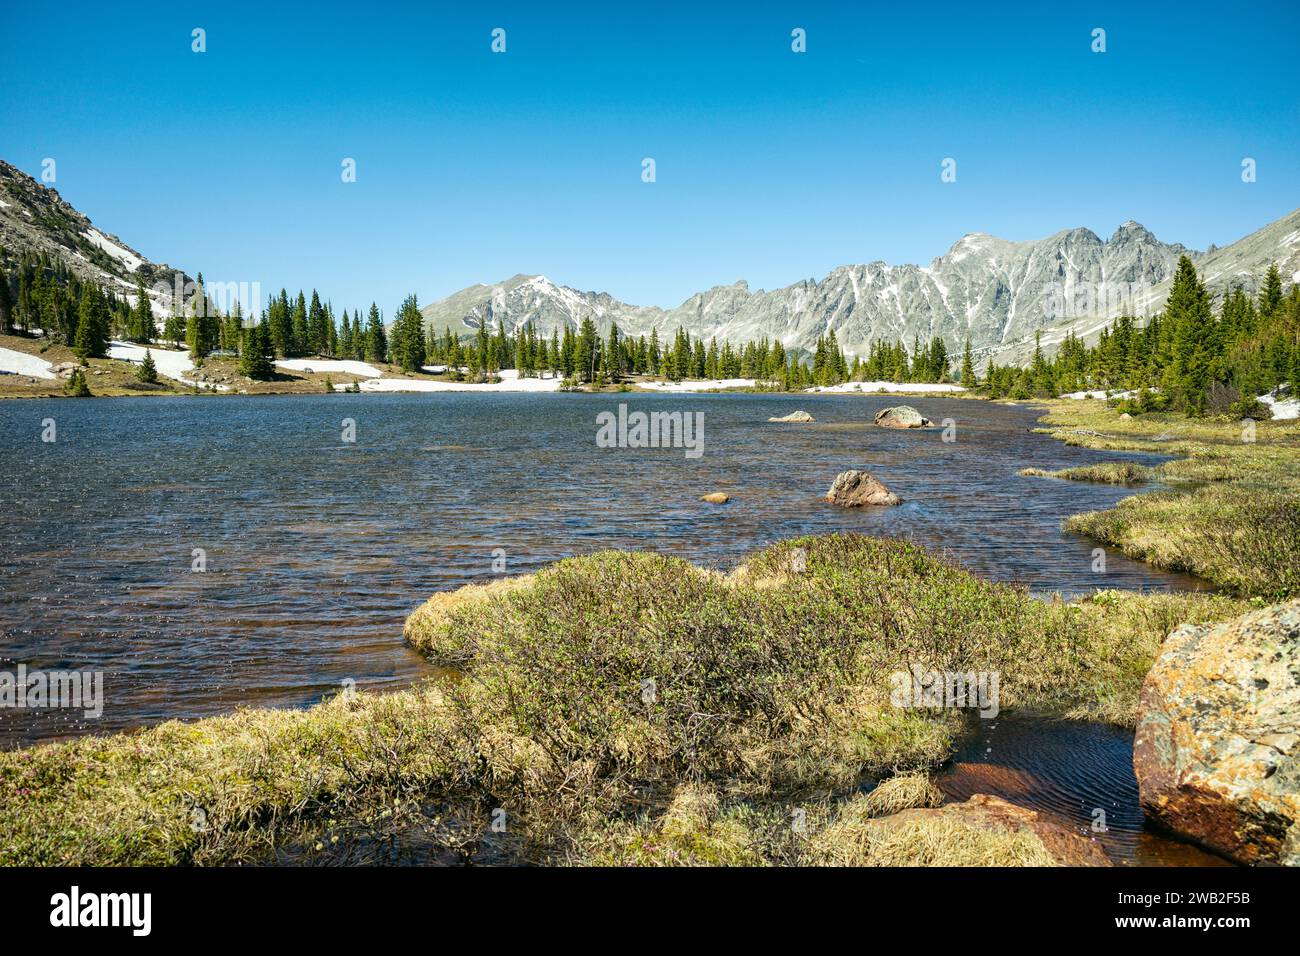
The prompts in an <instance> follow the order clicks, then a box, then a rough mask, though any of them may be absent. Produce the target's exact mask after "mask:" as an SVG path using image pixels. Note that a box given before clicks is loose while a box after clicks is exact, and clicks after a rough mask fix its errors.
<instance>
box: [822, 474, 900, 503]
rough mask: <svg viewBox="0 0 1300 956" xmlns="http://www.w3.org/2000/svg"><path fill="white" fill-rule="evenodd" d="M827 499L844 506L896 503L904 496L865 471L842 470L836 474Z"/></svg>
mask: <svg viewBox="0 0 1300 956" xmlns="http://www.w3.org/2000/svg"><path fill="white" fill-rule="evenodd" d="M826 500H827V501H829V502H830V503H831V504H835V505H840V506H841V507H844V508H860V507H862V506H863V505H896V504H900V503H901V502H902V500H903V499H902V498H900V497H898V495H896V494H894V493H893V492H892V491H890V490H889V489H888V488H886V487H885V486H884V485H883V484H882V483H881V482H879V481H877V480H876V479H875V478H873V477H871V475H870V474H869V473H867V472H865V471H842V472H840V473H839V474H838V475H836V476H835V481H833V482H832V483H831V490H830V491H828V492H826Z"/></svg>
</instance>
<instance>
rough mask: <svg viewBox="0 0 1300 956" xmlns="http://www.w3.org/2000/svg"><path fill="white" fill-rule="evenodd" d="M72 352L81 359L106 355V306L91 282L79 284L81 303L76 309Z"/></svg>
mask: <svg viewBox="0 0 1300 956" xmlns="http://www.w3.org/2000/svg"><path fill="white" fill-rule="evenodd" d="M72 350H73V352H75V353H76V355H77V357H78V358H79V359H82V360H83V361H84V360H85V359H88V358H104V357H105V356H107V355H108V308H107V306H106V305H105V303H104V297H103V296H102V295H101V294H100V292H99V289H97V288H96V287H95V285H94V284H93V283H90V282H86V283H83V284H82V286H81V304H80V305H79V306H78V309H77V333H76V337H75V339H74V340H73V345H72Z"/></svg>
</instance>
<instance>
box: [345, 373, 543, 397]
mask: <svg viewBox="0 0 1300 956" xmlns="http://www.w3.org/2000/svg"><path fill="white" fill-rule="evenodd" d="M499 374H500V376H501V381H499V382H494V383H491V384H483V385H478V384H475V383H473V382H430V381H428V380H426V379H419V378H368V379H363V380H362V381H360V382H358V383H357V386H358V387H359V388H360V389H361V391H363V392H554V391H558V390H559V387H560V381H561V380H560V379H558V378H522V379H521V378H519V377H518V374H517V373H516V372H515V370H514V369H503V370H502V371H501V372H500V373H499ZM349 387H350V386H347V385H340V384H338V383H337V382H335V383H334V390H335V391H336V392H341V391H344V390H345V389H347V388H349Z"/></svg>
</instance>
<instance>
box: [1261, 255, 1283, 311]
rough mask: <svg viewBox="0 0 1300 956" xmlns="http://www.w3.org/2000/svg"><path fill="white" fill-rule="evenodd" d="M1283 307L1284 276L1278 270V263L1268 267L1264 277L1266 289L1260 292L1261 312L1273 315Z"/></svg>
mask: <svg viewBox="0 0 1300 956" xmlns="http://www.w3.org/2000/svg"><path fill="white" fill-rule="evenodd" d="M1281 305H1282V274H1281V273H1280V272H1278V270H1277V263H1276V262H1275V263H1273V264H1272V265H1270V266H1269V267H1268V272H1267V273H1266V274H1265V276H1264V288H1262V289H1260V291H1259V311H1260V312H1261V313H1262V314H1263V315H1272V314H1273V313H1274V312H1276V311H1277V310H1278V307H1279V306H1281Z"/></svg>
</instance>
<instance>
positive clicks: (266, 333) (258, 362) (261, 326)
mask: <svg viewBox="0 0 1300 956" xmlns="http://www.w3.org/2000/svg"><path fill="white" fill-rule="evenodd" d="M239 373H240V374H241V375H246V376H248V377H249V378H251V379H256V380H258V381H266V380H267V379H269V378H271V377H272V376H273V375H274V374H275V345H274V344H273V342H272V340H271V330H270V327H269V323H267V322H259V323H258V324H256V325H252V326H249V327H248V328H247V329H245V330H244V343H243V345H242V347H241V348H240V354H239Z"/></svg>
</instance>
